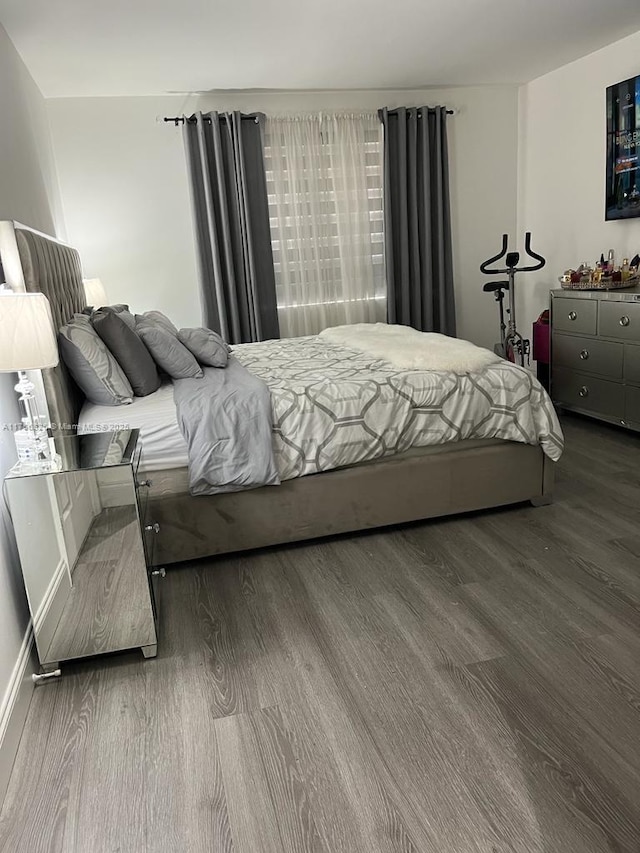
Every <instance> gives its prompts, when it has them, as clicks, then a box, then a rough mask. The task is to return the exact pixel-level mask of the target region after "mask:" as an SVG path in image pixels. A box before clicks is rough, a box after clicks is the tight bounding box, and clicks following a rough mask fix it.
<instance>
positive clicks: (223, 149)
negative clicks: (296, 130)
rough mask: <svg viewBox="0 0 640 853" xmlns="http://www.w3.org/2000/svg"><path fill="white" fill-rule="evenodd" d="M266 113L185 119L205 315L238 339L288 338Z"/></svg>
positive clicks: (224, 333) (209, 323)
mask: <svg viewBox="0 0 640 853" xmlns="http://www.w3.org/2000/svg"><path fill="white" fill-rule="evenodd" d="M263 121H264V116H262V115H260V114H254V115H242V114H241V113H239V112H233V113H217V112H210V113H207V114H205V115H203V114H202V113H196V114H195V116H192V117H191V119H187V117H186V116H185V121H184V124H183V128H184V143H185V150H186V155H187V164H188V170H189V179H190V185H191V198H192V202H193V212H194V221H195V228H196V241H197V250H198V261H199V272H200V285H201V290H202V304H203V308H204V321H205V324H206V325H207V326H208V327H209V328H210V329H214V330H216V331H218V332H220V334H221V335H222V337H223V338H224V339H225V340H227V341H230V342H231V343H237V344H238V343H248V342H251V341H262V340H266V339H268V338H278V337H280V331H279V328H278V312H277V307H276V286H275V276H274V271H273V255H272V252H271V233H270V229H269V208H268V204H267V185H266V178H265V172H264V160H263V147H264V146H263Z"/></svg>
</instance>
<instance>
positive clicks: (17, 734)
mask: <svg viewBox="0 0 640 853" xmlns="http://www.w3.org/2000/svg"><path fill="white" fill-rule="evenodd" d="M37 671H38V665H37V662H36V659H35V649H34V643H33V628H32V626H31V624H29V627H28V628H27V632H26V634H25V635H24V639H23V641H22V646H21V648H20V654H19V655H18V660H17V661H16V664H15V666H14V668H13V672H12V673H11V679H10V681H9V685H8V687H7V691H6V693H5V695H4V698H3V700H2V704H1V705H0V804H1V803H2V802H3V800H4V796H5V794H6V791H7V785H8V784H9V776H10V775H11V770H12V769H13V762H14V760H15V757H16V752H17V751H18V745H19V743H20V738H21V736H22V730H23V728H24V724H25V720H26V719H27V712H28V710H29V703H30V702H31V696H32V695H33V690H34V684H33V681H32V680H31V675H32V673H34V672H37Z"/></svg>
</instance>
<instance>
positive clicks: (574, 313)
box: [568, 311, 578, 320]
mask: <svg viewBox="0 0 640 853" xmlns="http://www.w3.org/2000/svg"><path fill="white" fill-rule="evenodd" d="M568 317H569V319H570V320H577V319H578V315H577V314H576V312H575V311H569V314H568Z"/></svg>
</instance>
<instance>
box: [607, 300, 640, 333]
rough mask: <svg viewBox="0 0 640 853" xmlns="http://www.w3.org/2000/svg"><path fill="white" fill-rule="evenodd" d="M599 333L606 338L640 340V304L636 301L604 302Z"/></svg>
mask: <svg viewBox="0 0 640 853" xmlns="http://www.w3.org/2000/svg"><path fill="white" fill-rule="evenodd" d="M599 333H600V334H601V335H602V336H603V337H605V338H620V339H621V340H627V341H630V340H631V341H640V305H639V304H637V303H634V302H604V301H603V302H602V303H601V304H600V325H599Z"/></svg>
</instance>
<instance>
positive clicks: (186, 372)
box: [136, 320, 204, 379]
mask: <svg viewBox="0 0 640 853" xmlns="http://www.w3.org/2000/svg"><path fill="white" fill-rule="evenodd" d="M136 332H137V333H138V334H139V335H140V337H141V338H142V340H143V341H144V343H145V346H146V347H147V349H148V350H149V352H150V353H151V355H152V356H153V360H154V361H155V363H156V364H157V365H158V367H160V368H161V369H162V370H164V371H165V373H168V374H169V376H170V377H171V378H172V379H201V378H202V377H203V376H204V373H203V372H202V368H201V367H200V365H199V364H198V362H197V361H196V360H195V358H194V357H193V356H192V355H191V353H190V352H189V350H188V349H187V348H186V347H185V346H184V345H183V344H181V343H180V341H179V340H178V338H177V337H176V336H175V335H173V334H171V332H169V331H167V329H163V328H162V327H161V326H157V325H154V324H153V323H149V322H145V321H140V320H138V322H137V323H136Z"/></svg>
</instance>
